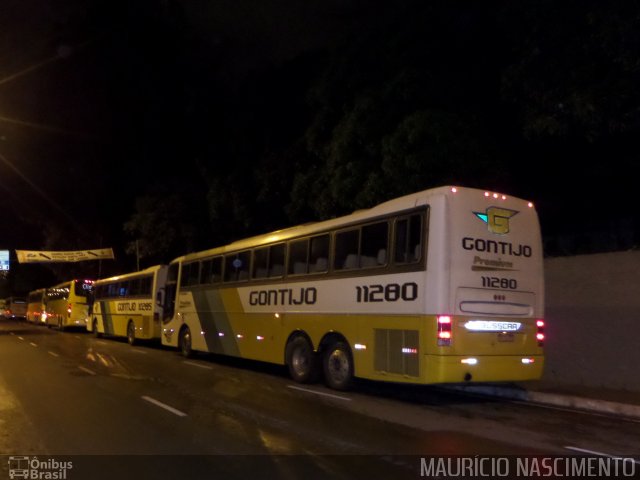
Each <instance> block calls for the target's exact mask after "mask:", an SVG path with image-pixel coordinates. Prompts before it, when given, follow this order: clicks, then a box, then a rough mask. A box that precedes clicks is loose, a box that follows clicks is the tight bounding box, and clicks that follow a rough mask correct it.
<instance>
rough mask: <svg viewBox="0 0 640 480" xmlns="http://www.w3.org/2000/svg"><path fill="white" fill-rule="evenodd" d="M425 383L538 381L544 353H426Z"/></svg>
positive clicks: (540, 375) (542, 366)
mask: <svg viewBox="0 0 640 480" xmlns="http://www.w3.org/2000/svg"><path fill="white" fill-rule="evenodd" d="M423 365H424V369H423V372H424V373H425V375H424V377H423V378H424V379H425V381H426V382H427V383H472V382H515V381H526V380H539V379H540V378H541V377H542V371H543V368H544V356H543V355H493V356H492V355H478V356H473V355H467V356H458V355H425V356H424V364H423Z"/></svg>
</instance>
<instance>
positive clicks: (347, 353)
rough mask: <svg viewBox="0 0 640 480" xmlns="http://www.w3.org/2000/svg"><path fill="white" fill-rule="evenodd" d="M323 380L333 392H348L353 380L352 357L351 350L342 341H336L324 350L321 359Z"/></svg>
mask: <svg viewBox="0 0 640 480" xmlns="http://www.w3.org/2000/svg"><path fill="white" fill-rule="evenodd" d="M322 367H323V370H324V380H325V383H326V384H327V386H328V387H330V388H333V389H334V390H348V389H349V387H350V386H351V382H352V380H353V356H352V355H351V349H350V348H349V345H347V344H346V343H345V342H344V341H342V340H337V341H335V342H333V343H331V344H330V345H329V347H328V348H326V349H325V351H324V355H323V357H322Z"/></svg>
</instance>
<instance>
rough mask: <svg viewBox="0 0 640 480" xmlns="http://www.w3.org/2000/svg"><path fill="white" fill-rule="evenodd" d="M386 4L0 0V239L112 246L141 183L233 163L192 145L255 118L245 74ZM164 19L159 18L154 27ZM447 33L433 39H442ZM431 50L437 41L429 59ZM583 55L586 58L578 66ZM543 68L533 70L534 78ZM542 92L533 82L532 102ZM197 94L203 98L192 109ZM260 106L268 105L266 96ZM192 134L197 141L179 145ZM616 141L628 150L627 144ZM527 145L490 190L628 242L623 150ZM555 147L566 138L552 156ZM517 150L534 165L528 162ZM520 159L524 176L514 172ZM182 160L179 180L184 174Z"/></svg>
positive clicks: (368, 18) (474, 11)
mask: <svg viewBox="0 0 640 480" xmlns="http://www.w3.org/2000/svg"><path fill="white" fill-rule="evenodd" d="M407 3H408V4H410V3H411V2H410V1H409V0H407ZM433 3H434V4H435V3H437V2H433ZM521 3H522V5H527V4H529V5H530V4H531V2H526V1H523V2H521ZM394 5H395V3H394V2H383V1H377V0H376V1H365V0H350V1H348V0H305V1H300V0H280V1H277V0H217V1H213V0H199V1H186V0H185V1H180V0H177V1H171V0H140V1H136V2H128V1H126V2H125V1H123V2H117V1H110V2H106V1H86V0H85V1H83V0H71V1H65V2H50V1H45V0H3V1H2V2H1V4H0V198H1V201H2V208H1V209H0V223H1V224H2V225H3V226H4V227H5V228H3V234H2V237H0V248H9V249H16V248H18V249H20V248H26V249H30V248H42V247H43V246H44V241H43V237H44V236H45V235H47V234H48V232H46V230H47V226H46V225H47V223H49V224H51V223H52V222H54V223H57V224H59V225H66V226H67V227H68V228H71V230H72V231H74V232H76V233H75V234H74V235H76V236H77V238H78V248H94V247H97V246H98V245H97V244H98V243H99V242H107V243H111V244H112V245H113V246H114V247H116V248H118V249H120V250H119V251H121V249H122V243H123V241H124V240H123V234H122V226H123V223H124V222H125V221H126V220H127V219H128V218H129V217H130V215H131V214H132V212H133V201H134V198H135V197H136V196H138V195H140V194H141V193H144V192H146V191H148V190H149V189H153V188H154V185H156V184H158V185H160V184H162V185H164V186H165V188H169V189H171V188H172V185H177V184H178V183H180V182H182V183H183V184H188V188H189V189H191V190H198V189H205V188H206V185H205V184H204V183H203V182H202V179H201V178H200V177H199V175H200V174H199V171H198V170H196V166H197V165H201V164H202V162H205V163H206V164H207V168H209V169H211V168H226V167H224V165H228V164H230V163H231V164H233V163H234V162H239V161H240V156H241V155H240V154H238V157H237V158H234V152H233V151H229V150H227V151H225V152H224V158H220V157H216V155H215V151H216V148H215V146H206V144H207V142H209V143H211V142H213V137H211V140H209V139H210V137H209V135H210V133H209V131H208V130H207V129H208V128H210V126H211V125H214V126H216V125H217V126H219V127H223V128H222V130H221V131H227V132H228V131H231V132H233V133H234V134H237V135H238V136H240V135H241V134H242V132H234V131H233V128H234V125H236V124H238V125H241V123H240V122H239V120H238V118H231V117H232V115H228V112H236V115H237V117H242V116H244V117H247V118H250V117H251V116H252V115H256V116H258V115H259V114H258V113H255V112H253V111H252V110H251V105H252V104H251V102H252V100H247V98H250V99H252V98H254V97H252V95H253V96H255V97H260V95H261V93H260V91H259V90H258V88H259V87H256V91H250V90H251V89H252V88H253V87H252V86H255V85H259V84H260V80H259V77H260V76H261V75H263V74H264V72H269V71H273V70H274V69H278V68H282V67H283V66H284V65H294V66H293V67H290V68H291V69H293V70H291V71H295V68H297V67H295V65H298V64H296V63H295V61H296V59H297V58H300V57H303V56H304V55H305V54H308V53H309V52H327V51H331V50H332V49H335V48H343V47H344V46H345V45H348V42H347V41H346V40H345V39H347V38H351V37H353V36H354V32H357V31H362V30H366V29H367V28H369V25H371V24H373V23H376V21H378V20H379V19H381V18H385V17H386V16H389V15H390V14H392V13H394V9H395V6H394ZM460 6H461V7H460V8H466V6H468V4H467V3H465V2H460ZM567 11H569V10H567ZM633 11H634V12H635V14H637V9H635V8H634V9H633ZM520 13H521V14H522V16H524V17H526V15H527V12H519V13H518V14H520ZM481 17H482V9H480V8H478V7H477V6H476V7H475V8H469V13H468V16H467V17H465V15H460V16H459V18H460V19H459V20H458V23H460V24H462V27H460V28H465V25H466V24H469V25H474V22H475V24H479V25H480V26H479V27H478V26H476V27H475V28H477V29H478V32H480V33H479V34H480V35H483V36H484V37H486V38H483V39H481V40H480V41H479V44H480V45H482V46H483V47H482V48H485V46H486V48H490V46H491V45H492V42H493V41H494V40H491V39H489V38H490V37H491V36H492V35H494V34H495V32H492V31H491V29H490V26H487V27H486V28H485V29H484V30H483V28H482V22H481V21H480V20H478V18H481ZM167 18H170V19H171V22H165V20H166V19H167ZM568 18H570V15H568ZM167 24H168V26H167ZM455 40H456V39H455V38H445V39H443V40H442V41H443V45H445V47H446V46H449V47H450V46H451V45H454V44H455ZM632 40H633V41H637V38H634V39H632ZM603 41H604V40H603ZM447 42H448V43H447ZM526 42H527V39H523V40H522V43H523V44H525V45H526ZM445 47H443V48H445ZM463 47H464V46H463ZM469 47H472V45H469ZM434 48H435V47H434ZM456 48H460V45H457V46H456ZM505 52H506V53H505V56H506V57H508V56H509V55H511V54H512V53H511V52H510V51H509V49H508V48H505ZM447 55H448V52H447V51H446V50H443V52H442V56H443V58H447ZM308 58H311V59H312V60H310V61H309V60H307V63H306V64H304V65H305V66H304V71H305V72H306V74H308V72H312V71H313V68H314V65H313V57H307V59H308ZM373 58H374V62H375V61H377V60H378V59H377V58H375V57H373ZM470 60H471V61H472V60H473V58H472V57H471V58H468V59H465V60H461V59H460V58H457V57H454V56H451V57H450V58H447V61H449V62H450V65H451V69H452V70H455V69H458V68H459V69H460V71H462V72H465V69H464V68H462V67H464V65H463V66H462V67H461V66H460V65H459V63H460V62H468V61H470ZM502 60H504V59H500V61H502ZM509 60H512V59H509V58H507V59H506V60H505V61H509ZM598 61H599V60H598V58H597V56H594V57H593V62H598ZM622 61H624V58H622ZM528 67H529V68H531V65H529V66H528ZM552 67H553V65H551V66H549V65H547V66H544V68H549V70H550V71H549V75H550V76H553V74H554V72H553V68H552ZM374 68H375V67H374ZM473 68H479V69H483V68H486V69H491V68H493V67H492V66H491V65H477V66H476V67H473ZM541 68H542V67H541ZM468 71H471V67H469V69H468ZM636 73H637V67H636ZM571 74H572V75H575V77H576V78H575V82H576V84H577V85H580V84H581V83H583V80H584V79H581V78H580V75H581V72H571ZM603 75H604V76H606V75H605V74H604V73H603ZM301 78H302V75H301ZM636 78H637V75H636ZM296 81H297V80H296V79H295V77H293V78H290V79H289V82H290V83H289V84H286V85H285V86H284V87H283V86H280V88H283V89H289V90H291V91H295V90H296V88H298V87H297V86H296ZM252 82H253V83H252ZM275 83H276V87H275V88H274V91H276V92H277V89H278V85H277V82H275ZM301 85H302V82H301ZM348 86H349V85H345V88H347V87H348ZM290 87H291V88H290ZM247 88H248V89H247ZM515 90H517V89H515ZM203 92H206V93H204V94H203ZM300 92H304V89H303V87H302V86H300ZM545 94H546V92H540V97H544V95H545ZM303 95H304V93H303V94H302V95H301V96H300V98H297V97H296V96H295V95H294V94H291V95H290V97H289V99H290V100H292V101H293V100H295V101H298V102H302V101H303V100H301V98H302V97H303ZM203 98H204V99H206V102H208V103H206V108H205V107H202V106H201V105H202V102H203ZM238 98H242V99H243V102H244V103H243V105H242V108H236V105H235V104H234V102H235V101H236V99H238ZM260 101H261V102H263V103H265V104H268V101H269V99H268V98H267V99H264V98H260ZM533 101H537V99H535V98H534V99H533V100H532V102H533ZM612 103H613V102H612ZM274 105H277V104H276V103H274ZM558 105H559V106H558V107H557V108H562V105H561V104H560V103H558ZM488 108H490V106H489V107H488ZM612 108H613V107H612ZM276 110H280V111H279V113H276V114H275V116H277V115H278V114H279V115H281V116H282V117H285V116H286V115H291V116H292V117H295V115H296V112H298V111H299V108H298V106H296V105H294V104H291V105H285V104H279V105H277V108H276ZM193 112H198V113H197V114H194V113H193ZM237 112H239V113H237ZM183 117H189V122H185V121H183ZM159 119H160V120H159ZM194 119H195V121H194ZM198 119H200V120H201V121H198ZM233 122H236V123H233ZM300 123H302V122H300ZM512 123H513V122H512V121H511V120H510V119H508V118H507V119H503V123H502V124H501V125H500V126H499V127H497V128H505V129H509V128H510V125H511V124H512ZM283 124H284V122H283ZM295 124H296V119H295V118H293V119H291V118H290V119H289V121H288V123H287V125H288V126H289V127H291V128H295ZM224 128H226V129H228V130H224ZM635 128H636V129H637V128H638V126H636V127H635ZM200 129H202V130H201V131H200ZM254 134H255V132H254ZM271 134H273V132H268V133H265V134H264V135H265V136H267V135H271ZM194 138H196V140H197V141H196V143H198V142H199V144H197V145H194V144H193V142H192V140H193V139H194ZM282 141H285V140H282ZM510 142H511V140H509V138H508V132H507V131H506V130H505V141H504V146H505V148H511V149H512V150H513V151H518V148H522V147H521V146H519V145H515V146H514V145H513V144H511V143H510ZM630 143H633V145H634V146H633V147H632V148H635V143H636V142H630ZM532 145H533V149H532V147H531V145H527V146H526V147H524V148H525V149H526V150H527V151H525V152H524V154H526V155H529V156H528V158H527V159H526V161H524V160H523V161H522V162H517V161H515V160H514V162H513V172H510V173H512V178H514V179H516V180H515V183H514V184H513V189H512V190H511V191H508V192H506V193H510V194H516V195H520V196H523V197H525V198H531V199H533V200H534V201H536V202H537V203H538V205H539V206H540V207H542V208H543V209H544V211H545V212H548V213H549V214H548V215H547V221H548V222H549V223H548V225H547V226H546V227H545V225H544V222H543V227H545V228H548V229H554V228H557V227H558V225H562V224H563V223H566V224H567V225H570V224H571V221H570V219H571V218H580V221H583V219H589V220H590V221H591V220H593V225H594V227H593V228H600V230H601V231H606V229H607V228H609V227H611V228H613V229H617V230H618V231H620V230H622V231H627V230H628V234H629V235H631V236H633V233H632V232H631V230H632V229H633V222H634V221H635V220H634V218H636V217H637V214H633V209H632V208H630V206H629V204H630V202H631V201H633V194H632V192H631V191H629V190H630V189H632V188H633V185H634V182H633V181H632V178H631V176H630V175H629V168H633V166H634V165H635V163H636V161H635V160H631V161H630V160H629V158H636V160H637V157H633V155H629V154H628V146H625V145H619V146H618V147H617V148H619V151H620V152H621V151H625V154H624V155H618V154H617V153H619V152H617V153H616V152H614V153H613V154H612V155H611V156H610V157H609V158H603V164H602V165H596V166H594V165H591V164H589V165H587V164H585V163H584V162H583V160H582V158H583V154H584V153H589V154H590V155H591V156H590V157H589V158H590V160H588V161H590V162H591V161H592V159H593V158H594V157H595V154H594V149H598V148H603V144H595V145H594V146H593V148H592V147H591V146H590V145H587V147H585V148H584V150H583V151H576V150H570V151H566V152H564V153H565V158H566V161H565V162H563V163H562V164H559V163H558V162H556V161H555V160H553V159H552V157H551V156H550V155H548V153H549V151H550V150H549V149H553V145H551V146H550V144H549V143H545V144H543V145H542V144H535V143H533V144H532ZM604 145H607V146H610V145H609V144H606V142H605V144H604ZM535 148H539V150H537V151H536V150H535ZM562 148H566V145H562V146H560V148H559V149H558V150H560V149H562ZM545 149H546V150H545ZM211 152H214V153H211ZM608 152H609V151H608V150H606V149H603V151H602V153H603V155H606V154H607V153H608ZM555 153H557V152H555ZM207 155H208V157H207ZM203 156H204V157H207V158H203ZM620 157H626V158H625V159H624V160H623V163H622V164H618V161H619V158H620ZM523 158H524V157H523ZM532 158H534V159H536V160H535V163H538V162H539V165H538V166H534V167H533V168H531V165H532V162H531V159H532ZM584 158H586V157H584ZM285 161H286V160H285ZM175 165H179V166H180V170H181V171H176V170H175V167H174V166H175ZM527 169H531V171H532V172H533V173H532V174H531V175H529V174H527V173H526V171H527ZM189 170H191V171H192V172H193V173H192V175H189V174H187V173H184V172H185V171H189ZM523 172H525V173H523ZM498 173H500V172H498ZM233 188H235V189H242V188H243V185H242V184H239V185H236V186H234V187H233ZM273 204H274V205H278V200H277V199H273ZM605 204H606V205H605ZM579 210H583V211H581V212H579ZM560 212H566V214H565V213H560ZM590 212H593V213H590ZM551 213H553V215H551ZM634 215H635V217H634ZM595 217H598V221H595ZM549 218H553V224H552V223H551V220H548V219H549ZM308 220H314V218H308ZM636 220H637V218H636ZM577 222H578V221H576V223H577ZM7 225H16V228H9V229H7V228H6V226H7ZM628 225H631V226H628ZM283 226H285V225H283ZM627 246H628V245H627Z"/></svg>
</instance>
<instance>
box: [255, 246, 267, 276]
mask: <svg viewBox="0 0 640 480" xmlns="http://www.w3.org/2000/svg"><path fill="white" fill-rule="evenodd" d="M268 273H269V248H268V247H263V248H256V249H255V250H254V251H253V268H252V273H251V278H267V274H268Z"/></svg>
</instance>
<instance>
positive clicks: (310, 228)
mask: <svg viewBox="0 0 640 480" xmlns="http://www.w3.org/2000/svg"><path fill="white" fill-rule="evenodd" d="M454 192H456V194H457V195H460V194H464V193H465V192H468V193H471V192H476V193H478V192H483V194H486V192H487V191H486V190H480V189H477V188H470V187H454V186H442V187H436V188H431V189H427V190H422V191H420V192H416V193H411V194H408V195H404V196H402V197H398V198H394V199H391V200H388V201H386V202H383V203H380V204H378V205H376V206H374V207H371V208H367V209H362V210H356V211H355V212H353V213H351V214H348V215H343V216H341V217H337V218H333V219H330V220H324V221H319V222H312V223H305V224H301V225H296V226H293V227H289V228H285V229H282V230H276V231H273V232H269V233H265V234H262V235H256V236H253V237H248V238H243V239H240V240H236V241H235V242H232V243H230V244H227V245H224V246H219V247H214V248H211V249H208V250H202V251H199V252H194V253H189V254H186V255H183V256H181V257H178V258H175V259H173V260H172V261H171V262H170V263H176V262H179V261H185V260H196V259H198V258H204V257H210V256H214V255H221V254H224V253H228V252H235V251H240V250H244V249H249V248H253V247H258V246H261V245H267V244H272V243H277V242H281V241H286V240H290V239H292V238H296V237H302V236H306V235H313V234H315V233H321V232H323V231H326V230H330V229H332V228H336V227H340V226H348V225H350V224H353V223H357V222H360V221H363V220H367V219H375V218H378V217H382V216H384V215H387V214H392V213H394V212H401V211H403V210H409V209H411V208H415V207H417V206H419V205H424V204H425V202H424V201H425V200H426V199H428V198H433V197H436V196H447V195H453V194H454ZM491 193H492V194H493V192H491ZM511 198H515V197H513V196H511ZM523 201H524V200H523Z"/></svg>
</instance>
